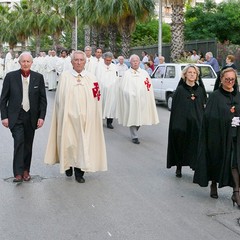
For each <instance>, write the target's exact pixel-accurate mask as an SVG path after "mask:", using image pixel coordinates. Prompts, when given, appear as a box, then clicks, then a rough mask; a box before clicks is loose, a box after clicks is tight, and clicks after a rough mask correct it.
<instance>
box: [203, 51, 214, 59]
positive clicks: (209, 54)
mask: <svg viewBox="0 0 240 240" xmlns="http://www.w3.org/2000/svg"><path fill="white" fill-rule="evenodd" d="M205 55H207V56H209V57H210V58H211V57H213V54H212V52H207V53H206V54H205Z"/></svg>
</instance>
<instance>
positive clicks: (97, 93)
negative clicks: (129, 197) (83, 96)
mask: <svg viewBox="0 0 240 240" xmlns="http://www.w3.org/2000/svg"><path fill="white" fill-rule="evenodd" d="M93 84H94V88H92V91H93V97H95V98H97V100H98V101H99V100H100V96H101V94H100V89H99V85H98V82H95V83H93Z"/></svg>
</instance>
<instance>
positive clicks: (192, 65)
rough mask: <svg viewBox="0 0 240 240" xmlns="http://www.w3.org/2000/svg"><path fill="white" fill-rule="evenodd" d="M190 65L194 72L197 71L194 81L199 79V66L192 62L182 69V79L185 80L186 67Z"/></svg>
mask: <svg viewBox="0 0 240 240" xmlns="http://www.w3.org/2000/svg"><path fill="white" fill-rule="evenodd" d="M190 67H192V68H194V69H195V71H196V73H197V78H196V81H197V80H198V79H199V75H200V71H199V68H198V67H197V66H196V65H194V64H188V65H187V66H186V67H185V68H184V69H183V70H182V79H183V80H184V81H185V80H186V73H187V71H188V69H189V68H190Z"/></svg>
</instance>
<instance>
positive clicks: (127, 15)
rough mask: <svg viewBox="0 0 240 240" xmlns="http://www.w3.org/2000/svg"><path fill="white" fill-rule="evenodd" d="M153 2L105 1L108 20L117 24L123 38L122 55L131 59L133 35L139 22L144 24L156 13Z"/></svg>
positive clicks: (148, 0)
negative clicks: (130, 51)
mask: <svg viewBox="0 0 240 240" xmlns="http://www.w3.org/2000/svg"><path fill="white" fill-rule="evenodd" d="M154 5H155V2H154V1H153V0H122V1H119V0H105V4H104V7H105V6H107V7H106V8H107V9H109V14H108V15H107V16H108V19H107V20H110V22H112V23H115V24H116V25H117V26H118V29H119V31H120V33H121V36H122V41H121V42H122V55H123V56H124V57H129V50H130V42H131V33H132V32H133V31H134V30H135V27H136V23H137V21H142V22H144V21H145V20H146V19H147V18H148V17H149V16H150V15H151V14H152V13H153V11H154Z"/></svg>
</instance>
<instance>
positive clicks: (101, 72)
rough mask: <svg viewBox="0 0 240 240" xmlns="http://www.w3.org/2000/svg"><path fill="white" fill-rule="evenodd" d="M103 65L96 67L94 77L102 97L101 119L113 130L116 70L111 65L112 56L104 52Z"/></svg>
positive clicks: (113, 65) (116, 81)
mask: <svg viewBox="0 0 240 240" xmlns="http://www.w3.org/2000/svg"><path fill="white" fill-rule="evenodd" d="M103 59H104V63H103V64H99V65H98V67H97V72H96V76H97V79H98V82H99V83H100V92H101V96H102V110H103V113H102V114H103V119H105V118H106V119H107V128H110V129H113V125H112V122H113V119H114V118H116V103H117V86H118V84H117V83H118V77H117V68H116V65H115V64H113V63H112V59H113V54H112V53H111V52H106V53H104V54H103Z"/></svg>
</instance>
